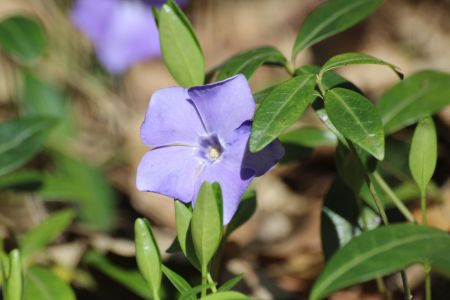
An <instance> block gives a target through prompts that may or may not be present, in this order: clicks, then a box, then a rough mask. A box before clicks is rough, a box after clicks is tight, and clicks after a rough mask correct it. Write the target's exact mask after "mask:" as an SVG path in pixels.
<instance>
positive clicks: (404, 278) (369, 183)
mask: <svg viewBox="0 0 450 300" xmlns="http://www.w3.org/2000/svg"><path fill="white" fill-rule="evenodd" d="M348 144H349V146H350V151H352V153H353V155H355V157H357V158H358V161H359V163H360V166H361V168H362V169H363V170H364V180H365V181H366V184H367V186H368V187H369V191H370V194H371V195H372V198H373V200H374V201H375V205H376V206H377V209H378V212H379V214H380V216H381V220H382V221H383V224H384V225H388V224H389V220H388V218H387V215H386V211H385V210H384V206H383V203H382V202H381V200H380V198H379V197H378V194H377V192H376V190H375V188H374V186H373V183H372V181H371V180H370V176H369V171H368V170H367V169H366V167H365V166H364V163H363V162H362V161H361V159H360V158H359V156H358V152H357V151H356V149H355V146H354V145H353V143H352V142H350V141H349V142H348ZM400 274H401V276H402V282H403V288H404V292H405V300H410V299H411V290H410V288H409V285H408V278H407V276H406V273H405V271H403V270H402V271H401V272H400Z"/></svg>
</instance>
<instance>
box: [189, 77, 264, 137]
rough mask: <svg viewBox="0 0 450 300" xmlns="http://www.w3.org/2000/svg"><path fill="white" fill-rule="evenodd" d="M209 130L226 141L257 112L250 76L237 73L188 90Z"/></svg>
mask: <svg viewBox="0 0 450 300" xmlns="http://www.w3.org/2000/svg"><path fill="white" fill-rule="evenodd" d="M188 93H189V96H190V98H191V99H192V101H193V102H194V104H195V106H196V107H197V110H198V112H199V114H200V116H201V117H202V120H203V122H204V123H205V126H206V129H207V131H208V133H210V134H212V133H215V134H217V135H218V136H219V137H220V138H221V139H224V140H226V139H227V137H228V136H229V135H230V134H232V132H233V131H234V130H235V129H236V128H238V127H239V126H241V124H242V123H244V122H245V121H247V120H251V119H252V117H253V113H254V112H255V101H254V100H253V95H252V91H251V90H250V86H249V85H248V82H247V79H246V78H245V77H244V76H243V75H236V76H234V77H231V78H229V79H226V80H223V81H220V82H217V83H213V84H207V85H202V86H195V87H192V88H190V89H189V90H188Z"/></svg>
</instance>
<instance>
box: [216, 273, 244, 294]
mask: <svg viewBox="0 0 450 300" xmlns="http://www.w3.org/2000/svg"><path fill="white" fill-rule="evenodd" d="M243 277H244V276H243V275H238V276H235V277H233V278H231V279H230V280H228V281H226V282H225V283H224V284H222V285H221V286H220V287H219V288H218V289H217V290H218V291H219V292H225V291H229V290H231V289H232V288H234V287H235V286H236V284H238V283H239V282H240V281H241V280H242V278H243Z"/></svg>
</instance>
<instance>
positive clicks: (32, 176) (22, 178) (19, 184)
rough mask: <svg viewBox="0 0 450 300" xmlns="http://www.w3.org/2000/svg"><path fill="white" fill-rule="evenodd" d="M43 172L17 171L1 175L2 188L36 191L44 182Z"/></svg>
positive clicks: (0, 185) (0, 184) (0, 188)
mask: <svg viewBox="0 0 450 300" xmlns="http://www.w3.org/2000/svg"><path fill="white" fill-rule="evenodd" d="M43 176H44V175H43V174H42V173H40V172H36V171H17V172H14V173H10V174H7V175H3V176H0V190H13V191H28V192H32V191H36V190H38V189H40V188H41V187H42V185H43V184H44V178H43Z"/></svg>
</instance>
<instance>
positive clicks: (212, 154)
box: [208, 146, 221, 160]
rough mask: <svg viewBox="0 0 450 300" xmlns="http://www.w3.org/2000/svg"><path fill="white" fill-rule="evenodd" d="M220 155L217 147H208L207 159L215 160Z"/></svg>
mask: <svg viewBox="0 0 450 300" xmlns="http://www.w3.org/2000/svg"><path fill="white" fill-rule="evenodd" d="M220 154H221V151H220V149H219V147H217V146H212V147H209V149H208V157H209V159H211V160H216V159H218V158H219V157H220Z"/></svg>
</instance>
